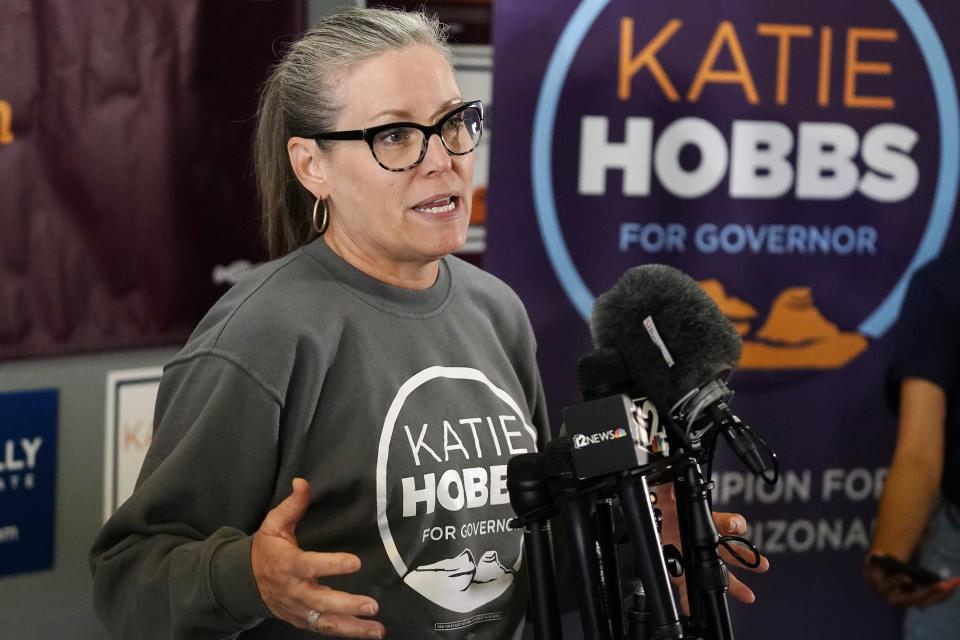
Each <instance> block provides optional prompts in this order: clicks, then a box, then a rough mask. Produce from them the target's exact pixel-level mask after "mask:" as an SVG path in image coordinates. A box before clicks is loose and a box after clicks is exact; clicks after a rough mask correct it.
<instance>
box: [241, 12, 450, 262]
mask: <svg viewBox="0 0 960 640" xmlns="http://www.w3.org/2000/svg"><path fill="white" fill-rule="evenodd" d="M446 35H447V30H446V27H445V26H444V25H442V24H440V23H439V21H438V20H437V19H436V17H431V16H427V15H425V14H423V13H414V12H404V11H397V10H392V9H351V10H349V11H345V12H343V13H338V14H334V15H332V16H330V17H328V18H325V19H324V20H322V21H320V22H319V23H317V24H316V25H315V26H314V27H313V28H311V29H310V30H309V31H307V32H306V33H305V34H304V35H303V36H302V37H301V38H300V39H299V40H297V41H296V42H294V43H293V44H291V45H290V47H289V48H288V49H287V51H286V53H285V54H284V56H283V58H282V59H281V60H280V62H279V63H277V65H276V66H275V67H274V68H273V70H272V72H271V73H270V76H269V78H268V79H267V81H266V82H265V83H264V85H263V89H262V91H261V93H260V104H259V107H258V109H257V124H256V132H255V135H254V148H253V163H254V173H255V176H256V183H257V191H258V194H259V197H260V206H261V215H262V218H261V231H262V233H263V235H264V238H265V240H266V243H267V248H268V251H269V254H270V257H271V258H277V257H280V256H283V255H285V254H287V253H289V252H291V251H293V250H294V249H296V248H298V247H300V246H302V245H304V244H306V243H308V242H310V241H311V240H313V239H314V238H315V237H316V236H317V231H316V230H315V229H314V227H313V221H312V215H311V214H312V210H313V205H314V197H313V195H312V194H311V193H310V192H309V191H307V189H306V188H304V187H303V185H301V184H300V182H299V181H298V180H297V177H296V175H295V174H294V172H293V169H292V168H291V166H290V160H289V157H288V155H287V140H289V139H290V138H291V137H293V136H297V135H304V134H307V133H313V132H317V131H329V130H332V129H333V127H334V126H335V124H336V122H337V120H338V117H339V114H340V110H341V109H342V105H339V104H337V100H336V96H335V95H334V91H333V87H334V84H335V82H336V80H337V79H338V78H339V77H342V76H341V74H344V73H346V72H349V70H350V69H351V68H352V67H355V66H356V65H358V64H360V63H363V62H365V61H367V60H369V59H371V58H374V57H376V56H378V55H380V54H382V53H386V52H388V51H394V50H397V49H402V48H405V47H409V46H412V45H427V46H431V47H434V48H435V49H436V50H438V51H439V52H440V53H442V54H443V55H444V57H445V58H447V60H448V61H449V60H450V50H449V48H448V47H447V45H446Z"/></svg>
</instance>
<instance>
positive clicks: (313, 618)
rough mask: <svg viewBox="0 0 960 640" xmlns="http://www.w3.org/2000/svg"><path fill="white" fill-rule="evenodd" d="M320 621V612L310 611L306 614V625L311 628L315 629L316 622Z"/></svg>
mask: <svg viewBox="0 0 960 640" xmlns="http://www.w3.org/2000/svg"><path fill="white" fill-rule="evenodd" d="M319 619H320V612H319V611H317V610H316V609H310V613H308V614H307V624H309V625H310V626H311V627H312V628H314V629H316V628H317V620H319Z"/></svg>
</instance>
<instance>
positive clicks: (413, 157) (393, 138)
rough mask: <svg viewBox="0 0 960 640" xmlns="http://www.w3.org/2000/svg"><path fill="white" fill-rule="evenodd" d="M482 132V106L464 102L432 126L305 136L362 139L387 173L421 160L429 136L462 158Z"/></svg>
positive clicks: (398, 124) (410, 124) (407, 125)
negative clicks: (433, 136) (437, 139)
mask: <svg viewBox="0 0 960 640" xmlns="http://www.w3.org/2000/svg"><path fill="white" fill-rule="evenodd" d="M482 133H483V103H482V102H480V101H479V100H474V101H473V102H467V103H466V104H462V105H460V106H459V107H457V108H456V109H454V110H452V111H450V112H449V113H447V114H446V115H444V116H443V117H441V118H440V119H439V120H437V123H436V124H434V125H432V126H425V125H422V124H417V123H416V122H393V123H390V124H383V125H380V126H377V127H370V128H369V129H354V130H353V131H330V132H327V133H316V134H313V135H309V136H305V137H307V138H313V139H314V140H318V141H319V140H366V141H367V144H368V145H369V146H370V152H371V153H372V154H373V159H374V160H376V161H377V164H379V165H380V166H381V167H383V168H384V169H386V170H387V171H406V170H407V169H412V168H414V167H415V166H417V165H418V164H420V163H421V162H422V161H423V157H424V156H425V155H426V154H427V143H428V142H429V140H430V136H432V135H433V134H437V135H438V136H440V142H441V143H443V147H444V149H446V150H447V153H449V154H450V155H454V156H463V155H466V154H468V153H470V152H471V151H473V150H474V149H476V148H477V144H479V142H480V135H481V134H482Z"/></svg>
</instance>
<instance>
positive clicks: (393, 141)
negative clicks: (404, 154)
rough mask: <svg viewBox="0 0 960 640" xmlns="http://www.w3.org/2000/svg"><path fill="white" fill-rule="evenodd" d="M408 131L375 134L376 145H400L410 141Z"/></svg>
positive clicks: (397, 130)
mask: <svg viewBox="0 0 960 640" xmlns="http://www.w3.org/2000/svg"><path fill="white" fill-rule="evenodd" d="M410 138H411V135H410V130H409V129H404V128H400V129H387V130H386V131H381V132H380V133H378V134H377V143H378V144H386V145H401V144H406V143H408V142H409V141H410Z"/></svg>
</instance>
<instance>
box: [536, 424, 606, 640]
mask: <svg viewBox="0 0 960 640" xmlns="http://www.w3.org/2000/svg"><path fill="white" fill-rule="evenodd" d="M572 451H573V440H572V439H571V438H569V437H567V436H562V437H560V438H557V439H556V440H551V441H550V442H548V443H547V446H546V451H545V453H546V456H547V476H548V477H549V478H550V489H551V491H552V493H553V497H554V501H555V502H556V505H557V510H558V511H559V513H560V519H561V520H562V522H563V524H564V528H565V530H566V534H567V535H566V538H567V545H568V547H569V551H570V558H571V565H572V569H573V577H574V582H575V585H574V586H575V587H576V594H577V604H578V608H579V610H580V623H581V625H582V627H583V633H584V637H585V640H611V638H612V633H611V629H610V626H609V620H605V619H604V618H605V616H604V613H605V611H604V609H605V607H604V602H603V596H604V594H603V588H602V585H601V576H600V564H599V562H598V554H597V532H596V527H595V523H594V520H593V514H594V508H595V502H596V495H594V494H592V493H589V492H588V493H582V492H581V483H580V480H578V478H577V474H576V471H575V467H574V462H573V455H572Z"/></svg>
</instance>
